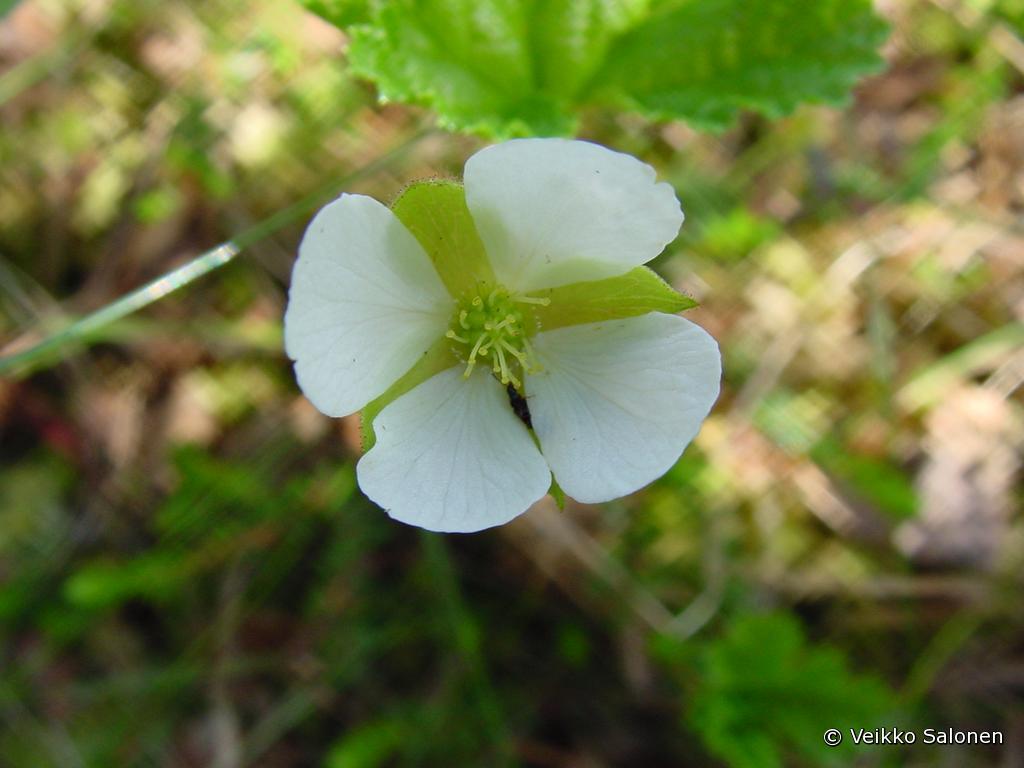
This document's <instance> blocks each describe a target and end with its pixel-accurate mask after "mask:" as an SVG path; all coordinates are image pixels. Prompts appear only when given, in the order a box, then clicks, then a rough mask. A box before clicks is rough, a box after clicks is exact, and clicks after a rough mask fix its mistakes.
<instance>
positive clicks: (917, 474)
mask: <svg viewBox="0 0 1024 768" xmlns="http://www.w3.org/2000/svg"><path fill="white" fill-rule="evenodd" d="M356 5H358V4H356ZM12 6H13V9H12ZM877 7H878V10H879V12H880V13H881V15H882V16H884V17H885V18H886V19H887V20H888V21H889V23H890V24H891V27H892V30H891V35H890V37H889V39H888V42H887V43H886V44H885V48H884V54H885V59H886V67H885V69H884V70H883V71H881V72H880V73H879V74H877V75H875V76H873V77H871V78H869V79H867V80H864V81H863V82H862V83H861V84H860V85H859V87H858V88H857V90H856V92H855V95H854V97H853V99H852V100H851V102H850V103H849V104H848V106H847V107H846V108H844V109H834V108H825V107H820V106H818V107H815V106H805V107H802V108H800V109H798V110H797V111H796V112H794V113H793V114H791V115H790V116H788V117H784V118H782V119H776V120H769V119H767V118H764V117H759V116H756V115H751V114H744V115H743V116H742V117H741V119H740V120H739V122H738V123H737V124H735V125H734V126H733V127H732V128H731V129H729V130H728V131H726V132H724V133H719V134H714V135H712V134H705V133H699V132H697V131H696V130H694V129H693V128H692V127H688V126H687V124H684V123H682V122H667V123H654V122H650V121H648V120H645V119H643V118H641V117H639V116H637V115H633V114H629V113H626V112H622V111H617V110H614V109H606V108H598V107H595V108H591V109H587V110H585V111H584V112H583V113H582V116H581V122H580V125H579V128H578V135H580V136H582V137H584V138H588V139H592V140H595V141H599V142H601V143H603V144H606V145H608V146H611V147H614V148H617V149H620V150H622V151H626V152H630V153H632V154H635V155H637V156H639V157H641V158H642V159H644V160H645V161H647V162H649V163H651V164H653V165H654V166H655V167H656V168H657V169H658V171H659V174H660V175H661V176H662V177H663V178H665V179H667V180H669V181H670V182H672V183H673V184H674V185H675V187H676V190H677V192H678V195H679V197H680V199H681V200H682V201H683V206H684V209H685V210H686V212H687V222H686V224H685V225H684V228H683V231H682V234H681V236H680V238H679V239H678V240H677V241H676V242H675V243H674V244H673V245H672V246H670V247H669V249H668V250H667V251H666V253H665V255H664V256H663V257H661V258H660V259H659V260H658V262H657V263H656V264H655V266H656V268H657V269H658V270H659V271H660V272H661V273H662V274H663V275H664V276H665V277H666V278H667V279H669V280H670V281H672V282H673V283H674V284H675V285H676V286H677V287H678V288H680V289H681V290H684V291H685V292H687V293H689V294H691V295H693V296H694V297H696V298H697V299H698V300H699V301H700V302H701V307H700V308H699V309H697V310H695V311H692V312H690V313H688V316H689V317H690V318H691V319H693V320H694V321H696V322H698V323H700V324H702V325H703V326H704V327H705V328H707V329H708V330H709V331H710V332H711V333H712V334H713V335H714V336H715V337H716V338H717V339H718V340H719V341H720V343H721V345H722V348H723V353H724V367H725V381H724V391H723V395H722V398H721V400H720V401H719V403H718V405H717V407H716V408H715V410H714V412H713V413H712V415H711V417H710V418H709V420H708V421H707V423H706V424H705V426H704V429H703V431H702V432H701V434H700V436H699V437H698V438H697V440H696V442H695V444H694V445H693V446H691V448H690V449H689V450H688V451H687V452H686V454H685V455H684V456H683V458H682V459H681V460H680V462H679V463H678V464H677V465H676V466H675V468H673V469H672V470H671V471H670V472H669V473H668V474H667V475H666V476H665V477H663V478H662V479H661V480H659V481H657V482H656V483H654V484H653V485H651V486H650V487H648V488H646V489H644V490H643V491H641V492H639V493H637V494H635V495H633V496H630V497H628V498H625V499H621V500H619V501H616V502H613V503H609V504H605V505H601V506H599V507H588V506H583V505H578V504H573V503H572V502H570V503H569V504H568V506H567V508H566V509H565V511H564V512H559V511H558V510H557V508H556V507H555V506H554V504H553V503H552V502H551V501H550V499H548V500H545V501H542V502H540V503H538V504H537V505H536V506H535V507H534V508H533V509H532V510H530V511H529V512H528V513H527V514H525V515H523V516H522V517H521V518H519V519H517V520H516V521H515V522H513V523H512V524H510V525H507V526H505V527H502V528H500V529H496V530H491V531H487V532H485V533H482V534H478V535H472V536H438V535H432V534H424V533H422V532H419V531H417V530H414V529H411V528H407V527H405V526H403V525H400V524H397V523H394V522H392V521H391V520H389V519H388V518H387V517H386V516H385V515H384V513H383V512H381V511H380V510H379V509H377V508H376V507H374V505H372V504H371V503H369V502H368V501H367V500H365V499H364V498H363V497H362V496H361V495H360V493H359V491H358V489H357V487H356V485H355V480H354V473H353V467H354V464H355V461H356V460H357V458H358V444H359V424H358V418H355V417H353V418H348V419H342V420H330V419H327V418H325V417H323V416H321V415H320V414H319V413H317V412H316V411H315V410H314V409H313V408H312V406H311V405H310V404H309V403H308V402H307V401H306V400H305V399H304V398H303V397H302V396H301V395H300V393H299V391H298V389H297V387H296V385H295V383H294V380H293V377H292V373H291V369H290V365H289V364H288V362H287V360H286V359H285V357H284V355H283V352H282V348H281V316H282V313H283V306H284V300H285V295H286V290H287V284H288V277H289V272H290V268H291V264H292V261H293V259H294V254H295V248H296V244H297V242H298V239H299V237H300V235H301V232H302V228H303V226H304V223H305V221H306V220H307V218H308V215H309V206H308V205H307V206H306V208H305V209H303V210H299V211H297V212H295V211H294V210H293V212H292V213H289V214H288V215H287V216H286V217H284V218H283V219H282V218H280V217H278V218H277V219H272V222H273V224H274V227H275V228H276V231H275V232H273V233H272V234H267V233H266V231H262V230H260V232H261V234H260V236H259V237H254V238H251V239H253V240H255V242H253V243H252V244H251V245H249V247H248V248H247V249H246V250H245V251H244V253H243V254H242V255H241V256H239V257H238V258H237V259H236V260H235V261H234V262H232V263H231V264H229V265H228V266H226V267H224V268H223V269H220V270H219V271H217V272H215V273H214V274H212V275H210V276H208V277H206V278H204V279H203V280H202V281H199V282H196V283H194V284H193V285H191V286H189V287H188V288H187V289H184V290H182V291H179V292H178V293H174V294H173V295H171V296H169V297H168V298H166V299H164V300H162V301H161V302H159V303H157V304H154V305H153V306H151V307H149V308H147V309H146V310H145V311H144V312H141V313H138V314H134V315H131V316H129V317H127V318H125V319H123V320H120V321H118V322H115V323H112V324H109V325H106V326H105V327H103V328H102V329H100V330H99V331H97V332H96V333H94V334H92V335H90V337H89V338H88V339H85V340H83V342H82V344H80V345H78V346H77V347H76V348H74V349H65V350H64V351H63V352H62V354H61V357H60V359H59V360H57V361H56V362H55V363H54V364H52V365H49V366H47V367H42V368H39V369H38V370H35V371H31V372H23V373H22V374H20V375H17V376H13V375H12V376H9V377H8V378H6V379H3V380H0V765H2V766H11V767H12V768H34V767H35V766H57V767H60V768H65V767H66V766H75V767H77V766H101V767H102V766H168V767H173V768H177V767H179V766H216V767H217V768H234V767H236V766H266V767H267V768H276V767H281V768H290V767H292V766H323V768H373V767H376V766H415V765H427V766H498V765H519V766H539V767H543V766H550V767H552V768H555V767H563V768H591V767H595V768H596V767H598V766H704V765H729V766H749V767H751V768H762V767H765V768H771V766H780V765H794V766H815V765H831V764H837V765H847V764H851V763H852V762H856V764H858V765H865V766H895V765H922V766H989V765H991V766H1016V765H1024V613H1022V611H1021V594H1022V592H1021V588H1022V586H1024V585H1022V581H1024V579H1022V573H1024V571H1022V565H1024V520H1022V518H1021V513H1020V508H1021V500H1022V495H1024V494H1022V489H1021V485H1020V483H1019V476H1020V475H1019V473H1020V459H1021V447H1022V444H1024V411H1022V402H1021V397H1020V389H1019V387H1020V384H1021V381H1022V379H1024V43H1022V41H1021V33H1022V30H1024V2H1021V0H970V1H967V0H965V1H964V2H958V1H957V0H884V1H882V0H880V2H879V3H878V4H877ZM0 8H2V9H3V10H5V11H6V12H7V13H6V16H5V17H4V18H3V19H2V21H0V67H2V69H0V345H2V346H0V354H10V353H13V352H15V351H17V350H21V349H24V348H26V347H28V346H29V345H31V344H32V343H34V342H37V341H38V340H39V339H40V338H42V337H43V336H44V335H45V334H46V333H47V332H48V331H50V330H52V329H54V328H58V327H60V326H61V325H62V324H64V323H65V322H66V321H67V320H68V318H73V317H76V316H80V315H83V314H85V313H88V312H90V311H92V310H95V309H97V308H99V307H102V306H104V305H106V304H107V303H109V302H111V301H113V300H114V299H116V298H117V297H119V296H121V295H123V294H124V293H126V292H127V291H129V290H132V289H134V288H136V287H138V286H139V285H142V284H143V283H145V282H146V281H148V280H151V279H154V278H158V277H159V276H160V275H162V274H164V273H166V272H167V271H168V270H170V269H172V268H174V267H176V266H178V265H180V264H183V263H186V262H187V261H188V260H189V259H191V258H193V257H195V256H197V255H198V254H200V253H202V252H203V251H205V250H207V249H209V248H211V247H214V246H216V245H217V244H218V243H220V242H222V241H224V240H226V239H228V238H231V237H234V236H236V235H238V233H240V232H245V231H247V230H248V231H252V230H251V228H252V227H253V226H257V228H258V230H259V228H260V227H261V226H262V225H264V224H266V222H267V221H268V219H269V218H270V217H273V216H274V215H275V214H278V212H280V211H282V210H288V209H289V206H292V205H293V204H294V203H296V201H302V200H306V199H307V198H309V197H310V196H312V197H313V199H317V196H320V197H322V196H323V194H324V191H323V190H324V188H325V185H326V186H332V185H333V187H334V188H341V187H344V188H346V189H348V190H350V191H357V192H362V193H366V194H370V195H373V196H375V197H377V198H379V199H382V200H385V201H387V200H390V199H393V197H394V196H395V195H396V193H397V192H398V191H399V190H400V189H401V188H402V187H403V185H404V184H406V183H407V182H408V181H410V180H413V179H416V178H422V177H429V176H438V175H440V176H458V175H459V173H460V171H461V168H462V164H463V162H464V160H465V158H466V157H467V156H468V155H469V154H470V153H472V152H473V151H474V150H475V149H477V148H478V147H480V146H483V144H484V143H485V142H484V141H483V140H481V139H478V138H473V137H468V136H464V135H459V134H455V133H448V132H445V131H444V130H442V129H440V128H438V127H436V125H435V118H434V116H433V115H432V113H431V112H430V111H428V110H426V109H423V108H418V107H410V106H403V105H399V104H391V105H387V106H383V107H382V106H380V105H379V104H378V102H377V93H376V91H375V89H374V86H373V85H371V84H370V83H368V82H366V81H365V80H363V79H361V78H359V77H357V76H356V75H354V74H353V73H352V71H351V70H350V68H349V67H348V64H347V62H346V57H345V53H344V52H345V44H346V37H345V34H344V33H343V32H340V31H339V30H338V29H337V28H335V27H333V26H331V25H329V24H328V23H326V22H325V21H323V20H322V19H320V18H319V17H317V16H315V15H313V14H312V13H309V12H306V11H304V10H303V9H302V8H301V7H300V6H299V5H297V4H294V3H291V2H284V1H283V0H236V1H234V2H229V0H205V1H204V2H184V1H175V2H158V1H157V0H28V1H26V2H23V3H20V4H17V5H14V4H13V3H11V2H3V3H0ZM265 229H266V228H265ZM878 725H886V726H899V727H901V728H904V729H918V730H920V729H923V728H925V727H934V728H945V727H956V728H963V729H967V728H973V729H979V730H997V731H1001V732H1002V733H1003V735H1004V738H1005V743H1004V744H1003V745H1001V746H996V747H979V746H973V747H941V748H940V747H935V746H932V747H929V746H926V745H923V744H921V743H920V739H919V740H918V744H916V745H914V746H912V747H905V748H897V747H889V748H880V747H875V748H866V749H863V750H860V751H857V750H854V749H852V748H850V747H849V745H846V746H844V747H842V748H839V749H837V750H830V749H828V748H826V747H825V746H824V745H823V743H822V740H821V734H822V732H823V731H824V730H825V729H827V728H830V727H836V728H841V729H845V728H849V727H873V726H878Z"/></svg>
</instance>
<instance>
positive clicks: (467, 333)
mask: <svg viewBox="0 0 1024 768" xmlns="http://www.w3.org/2000/svg"><path fill="white" fill-rule="evenodd" d="M550 303H551V300H550V299H535V298H532V297H530V296H521V295H518V294H513V293H510V292H509V291H507V290H506V289H504V288H502V287H500V286H499V287H498V288H495V289H494V290H491V291H481V292H480V293H479V294H478V295H476V296H473V297H472V298H471V299H469V300H467V301H462V302H459V304H458V308H457V309H456V310H455V315H454V316H453V317H452V322H451V326H450V327H449V329H448V332H447V333H446V334H445V336H447V337H448V338H449V339H451V340H452V341H454V342H455V343H456V345H455V346H456V352H457V353H458V354H459V357H461V358H462V359H463V360H465V362H466V370H465V372H464V373H463V376H465V377H466V378H467V379H468V378H469V375H470V374H471V373H472V372H473V368H474V367H475V366H476V364H477V361H478V360H481V359H483V360H484V361H485V363H486V361H488V360H489V361H490V363H491V370H493V371H494V375H495V376H497V377H498V378H499V379H501V383H502V384H512V385H513V386H514V387H515V388H516V389H521V388H522V386H523V380H522V376H523V374H524V373H537V372H538V371H539V370H540V366H539V365H538V363H537V356H536V355H535V354H534V352H533V347H532V346H531V345H530V342H529V340H528V339H527V338H526V337H527V334H528V333H533V331H534V330H535V328H536V321H535V320H534V318H533V312H532V311H531V310H530V305H531V304H540V305H545V306H546V305H547V304H550Z"/></svg>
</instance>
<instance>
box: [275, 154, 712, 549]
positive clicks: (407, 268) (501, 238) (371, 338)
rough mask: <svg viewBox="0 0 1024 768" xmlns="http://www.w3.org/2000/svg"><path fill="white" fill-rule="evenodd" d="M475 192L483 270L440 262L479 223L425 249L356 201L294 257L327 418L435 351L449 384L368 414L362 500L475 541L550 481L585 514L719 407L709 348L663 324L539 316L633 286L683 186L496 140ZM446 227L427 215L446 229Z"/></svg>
mask: <svg viewBox="0 0 1024 768" xmlns="http://www.w3.org/2000/svg"><path fill="white" fill-rule="evenodd" d="M464 184H465V204H464V208H465V206H468V211H469V214H471V216H472V221H471V224H475V230H476V232H477V233H479V241H474V242H480V243H482V246H483V251H485V252H486V259H484V258H482V257H481V258H478V259H477V261H478V262H486V263H481V264H477V263H476V262H473V261H472V259H470V258H469V257H464V258H463V262H458V260H457V259H456V261H455V262H454V263H447V262H445V261H443V260H444V259H445V258H446V256H445V249H446V248H448V247H449V243H450V248H451V249H452V252H453V253H457V254H463V256H464V253H468V252H471V251H472V248H471V247H470V246H467V245H466V243H465V242H464V241H466V240H471V239H473V238H475V237H476V234H475V233H473V232H472V229H473V228H472V226H471V225H467V226H469V229H470V232H469V234H468V235H467V234H465V232H464V230H458V227H456V225H454V224H452V225H451V227H453V229H452V231H453V232H455V234H453V235H451V236H450V237H449V238H448V240H444V238H443V237H439V238H438V239H437V241H436V242H433V244H429V243H428V245H427V246H426V247H425V246H424V245H423V244H421V241H423V242H427V240H426V239H425V237H426V236H424V235H422V233H418V234H417V235H415V236H414V234H413V233H412V232H410V230H409V229H408V228H407V227H406V226H405V225H403V223H402V222H401V221H399V218H398V217H397V216H396V215H395V214H394V213H392V211H391V210H389V209H388V208H386V207H385V206H383V205H381V204H380V203H378V202H376V201H375V200H373V199H371V198H368V197H363V196H360V195H342V196H341V197H340V198H338V199H337V200H335V201H334V202H332V203H330V204H329V205H327V206H326V207H324V208H323V209H322V210H321V211H320V212H319V213H318V214H317V215H316V217H315V218H314V219H313V221H312V223H311V224H310V225H309V228H308V229H307V231H306V234H305V237H304V238H303V240H302V244H301V246H300V249H299V258H298V261H297V262H296V264H295V269H294V273H293V276H292V285H291V290H290V293H289V303H288V310H287V313H286V315H285V346H286V349H287V352H288V355H289V356H290V357H291V358H292V359H293V360H294V361H295V371H296V375H297V378H298V382H299V386H300V387H301V388H302V390H303V392H304V393H305V394H306V396H307V397H308V398H309V399H310V400H311V401H312V402H313V404H314V405H315V406H316V407H317V408H319V409H320V410H321V411H323V412H324V413H326V414H328V415H330V416H343V415H346V414H349V413H353V412H355V411H358V410H360V409H362V408H364V407H365V406H367V404H369V403H370V402H371V401H373V400H375V398H378V397H379V396H381V395H382V394H383V393H385V391H387V390H389V388H390V387H392V385H394V384H395V382H396V381H398V380H399V379H400V378H402V377H403V375H406V378H408V375H407V372H410V369H414V370H415V368H414V367H415V366H416V365H417V364H418V362H420V361H424V360H425V359H426V358H427V357H431V358H432V359H433V360H435V365H436V360H437V359H438V358H437V354H440V355H441V358H440V359H441V360H442V364H441V365H440V366H439V369H440V372H436V373H435V372H434V371H433V370H432V371H431V373H432V374H433V375H430V376H429V377H427V378H426V379H425V380H423V381H422V382H420V383H417V385H416V386H414V387H412V388H411V389H410V390H409V391H406V392H404V394H401V395H400V396H398V397H397V399H394V400H393V401H391V402H389V403H388V404H387V405H386V406H385V407H384V408H383V410H382V411H380V413H379V414H378V415H377V416H376V418H375V419H374V420H373V424H372V426H373V431H374V433H375V434H376V443H375V444H374V446H373V447H372V448H371V449H370V450H369V451H368V452H367V453H366V454H365V455H364V456H363V457H362V459H361V460H360V461H359V464H358V467H357V474H358V480H359V485H360V487H361V488H362V490H363V492H364V493H366V495H367V496H369V497H370V498H371V499H372V500H373V501H375V502H376V503H377V504H379V505H380V506H382V507H383V508H384V509H386V510H387V512H388V514H389V515H391V516H392V517H393V518H395V519H397V520H401V521H403V522H406V523H410V524H412V525H417V526H420V527H423V528H427V529H429V530H433V531H464V532H468V531H477V530H481V529H483V528H488V527H491V526H495V525H500V524H502V523H505V522H507V521H509V520H511V519H512V518H514V517H516V516H517V515H519V514H521V513H522V512H524V511H525V510H526V509H527V508H528V507H529V506H530V505H531V504H532V503H534V502H535V501H537V500H538V499H540V498H541V497H543V496H544V494H545V493H546V492H547V491H548V489H549V487H550V485H551V473H552V472H553V473H554V477H555V478H556V480H557V482H558V484H559V486H560V487H561V488H562V489H563V490H564V491H565V493H567V494H568V495H569V496H572V497H573V498H576V499H578V500H580V501H583V502H590V503H592V502H601V501H607V500H610V499H614V498H617V497H619V496H623V495H625V494H628V493H631V492H633V491H635V490H637V489H638V488H641V487H642V486H644V485H646V484H648V483H650V482H651V481H652V480H654V479H656V478H658V477H659V476H661V475H662V474H663V473H664V472H665V471H667V470H668V469H669V468H670V467H671V466H672V465H673V464H674V463H675V462H676V460H677V459H678V458H679V456H680V454H681V453H682V452H683V449H684V448H685V447H686V446H687V444H688V443H689V442H690V441H691V440H692V439H693V437H694V436H695V435H696V434H697V431H698V430H699V428H700V425H701V422H702V421H703V420H704V418H705V417H706V416H707V414H708V412H709V411H710V409H711V406H712V404H713V403H714V401H715V399H716V398H717V397H718V391H719V380H720V377H721V362H720V357H719V352H718V347H717V345H716V344H715V341H714V340H713V339H712V338H711V337H710V336H709V335H708V334H707V333H706V332H704V331H703V330H702V329H701V328H700V327H698V326H696V325H694V324H693V323H690V322H689V321H687V320H684V319H683V318H681V317H679V316H677V315H672V314H663V313H661V312H647V313H646V314H640V313H639V312H618V313H616V312H613V311H611V310H609V312H608V314H607V315H601V316H602V317H611V318H617V319H609V320H604V321H601V322H586V323H583V324H578V325H571V324H566V323H562V324H561V325H563V326H564V327H557V328H553V329H552V328H550V327H549V325H554V324H553V323H552V324H549V325H545V323H544V320H543V318H545V317H555V316H557V315H556V314H551V313H555V312H557V311H558V310H559V308H558V307H556V306H555V304H557V303H558V302H559V301H561V302H562V303H565V302H566V301H567V300H568V301H569V303H571V297H572V296H574V295H576V294H574V291H576V292H577V293H579V291H578V290H577V289H576V288H575V286H576V284H579V283H587V282H589V281H596V280H604V279H607V278H614V277H616V276H620V275H625V274H626V273H629V272H630V271H631V270H634V268H636V267H638V266H639V265H642V264H645V263H646V262H648V261H650V260H651V259H653V258H654V257H655V256H657V255H658V254H659V253H660V252H661V251H662V250H663V249H664V247H665V246H666V245H667V244H668V243H669V242H670V241H671V240H672V239H673V238H674V237H675V236H676V233H677V232H678V230H679V227H680V225H681V224H682V221H683V214H682V211H681V210H680V207H679V202H678V200H677V199H676V197H675V194H674V192H673V190H672V188H671V187H670V186H669V185H668V184H665V183H658V182H656V180H655V174H654V170H653V169H652V168H650V167H649V166H647V165H645V164H643V163H641V162H640V161H638V160H636V159H635V158H633V157H630V156H628V155H624V154H620V153H616V152H612V151H611V150H608V149H605V148H604V147H600V146H598V145H595V144H590V143H586V142H581V141H568V140H562V139H524V140H516V141H509V142H506V143H504V144H498V145H495V146H491V147H488V148H486V149H484V150H482V151H480V152H478V153H477V154H475V155H473V156H472V157H471V158H470V159H469V161H468V162H467V163H466V168H465V176H464ZM460 194H461V191H460ZM460 199H461V198H460ZM397 210H398V209H397V207H396V211H397ZM453 210H454V209H453ZM453 216H454V214H453ZM447 217H448V214H447V213H446V214H444V215H441V214H437V215H436V216H434V218H436V219H437V220H438V221H441V220H442V219H443V220H444V221H443V222H441V224H438V223H437V221H434V220H433V219H430V218H428V222H429V223H430V225H431V226H433V225H434V224H437V226H438V227H440V229H439V230H438V231H442V232H445V231H446V230H444V226H448V223H447V221H448V218H447ZM414 229H415V228H414ZM456 230H458V231H456ZM459 232H462V234H459ZM418 238H419V239H418ZM437 242H440V243H441V244H442V245H441V247H440V249H438V248H435V247H434V246H435V245H436V244H437ZM428 251H430V253H429V254H428ZM439 253H440V255H439ZM453 258H454V257H453ZM474 264H475V266H474ZM466 265H468V266H466ZM475 268H479V269H478V271H477V272H476V273H474V276H471V277H466V279H465V280H461V277H463V276H464V273H463V272H460V271H459V270H470V269H475ZM467 274H468V273H467ZM480 275H484V276H485V277H480ZM570 284H572V285H571V286H570ZM608 284H609V285H618V283H615V282H614V281H609V282H608ZM601 285H604V284H603V283H602V284H601ZM456 286H458V289H457V290H456ZM463 286H469V287H463ZM566 286H570V287H566ZM550 289H554V290H550ZM450 290H451V292H450ZM666 290H667V288H666ZM580 295H582V293H581V294H580ZM549 302H550V303H551V305H550V306H548V304H549ZM588 306H589V305H588ZM644 311H646V310H644ZM545 313H548V314H545ZM624 314H633V315H637V316H629V317H624V316H623V315H624ZM439 340H441V342H442V343H441V345H440V346H439V345H438V341H439ZM438 349H440V350H441V351H440V353H438V352H437V350H438ZM432 350H433V351H432ZM449 364H450V367H449ZM445 368H446V369H445ZM410 375H411V374H410ZM514 395H515V396H514ZM521 397H522V398H525V403H526V404H527V406H528V412H529V420H530V421H532V429H533V432H532V433H531V431H530V429H529V428H528V426H527V421H528V419H527V418H525V417H526V413H522V411H524V409H523V407H522V403H523V401H522V399H520V398H521ZM513 400H514V401H515V402H516V405H517V406H518V407H519V410H520V411H521V414H520V415H517V413H516V412H515V410H514V408H513ZM535 438H536V439H535ZM538 444H539V447H538Z"/></svg>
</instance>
